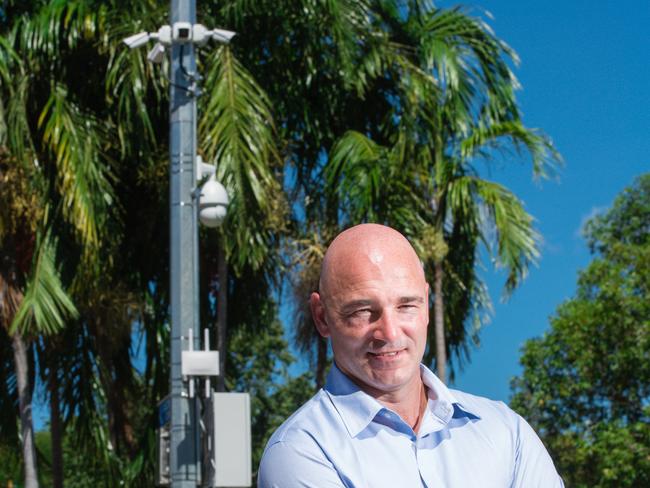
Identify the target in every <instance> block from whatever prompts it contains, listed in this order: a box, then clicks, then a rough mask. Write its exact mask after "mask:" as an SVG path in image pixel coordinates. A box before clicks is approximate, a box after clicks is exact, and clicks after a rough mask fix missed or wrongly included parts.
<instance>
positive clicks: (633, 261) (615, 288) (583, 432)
mask: <svg viewBox="0 0 650 488" xmlns="http://www.w3.org/2000/svg"><path fill="white" fill-rule="evenodd" d="M584 233H585V237H586V239H587V243H588V245H589V248H590V250H591V252H592V253H593V255H594V259H593V261H592V262H591V263H590V264H589V266H587V268H586V269H584V270H583V271H582V272H580V275H579V277H578V286H577V291H576V294H575V297H574V298H572V299H570V300H568V301H566V302H565V303H563V304H562V305H560V306H559V307H558V309H557V311H556V313H555V314H554V316H553V317H552V318H551V329H550V331H549V332H548V333H546V334H545V335H544V337H542V338H539V339H533V340H531V341H528V342H527V343H526V345H525V346H524V348H523V354H522V356H521V364H522V366H523V368H524V371H523V374H522V375H521V376H520V377H518V378H516V379H515V380H514V381H513V384H512V386H513V391H514V396H513V398H512V406H513V407H514V408H515V409H516V410H518V411H519V412H520V413H521V414H522V415H524V416H525V417H526V418H527V419H528V420H529V421H530V422H531V424H532V425H533V426H534V427H535V428H536V429H537V430H538V432H539V433H540V435H541V436H542V438H543V440H544V441H545V443H546V444H547V446H548V448H549V450H550V451H551V453H552V456H553V458H554V459H555V461H556V463H557V465H558V468H559V470H560V473H561V474H562V476H563V477H564V479H565V481H567V484H568V486H572V487H585V488H586V487H597V488H605V487H608V488H609V487H611V488H614V487H637V486H648V485H649V484H650V174H645V175H643V176H640V177H639V178H638V179H637V180H636V181H635V182H634V183H633V185H632V186H630V187H629V188H627V189H625V190H624V191H623V193H622V194H621V195H619V196H618V197H617V199H616V200H615V202H614V204H613V206H612V208H611V209H609V210H608V211H607V212H605V213H604V214H602V215H599V216H597V217H594V218H593V219H592V220H590V221H589V222H588V223H587V225H586V226H585V229H584Z"/></svg>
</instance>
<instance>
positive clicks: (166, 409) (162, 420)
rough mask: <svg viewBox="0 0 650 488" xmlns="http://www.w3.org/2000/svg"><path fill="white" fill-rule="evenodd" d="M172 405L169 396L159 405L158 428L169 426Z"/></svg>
mask: <svg viewBox="0 0 650 488" xmlns="http://www.w3.org/2000/svg"><path fill="white" fill-rule="evenodd" d="M171 405H172V404H171V399H170V398H169V395H167V396H166V397H165V398H163V399H162V400H160V403H158V428H160V427H163V426H165V425H169V422H170V421H171V418H172V416H171V414H172V412H171Z"/></svg>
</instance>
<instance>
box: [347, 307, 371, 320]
mask: <svg viewBox="0 0 650 488" xmlns="http://www.w3.org/2000/svg"><path fill="white" fill-rule="evenodd" d="M370 314H372V310H370V309H369V308H360V309H359V310H355V311H354V312H352V313H351V314H350V317H353V318H360V317H369V316H370Z"/></svg>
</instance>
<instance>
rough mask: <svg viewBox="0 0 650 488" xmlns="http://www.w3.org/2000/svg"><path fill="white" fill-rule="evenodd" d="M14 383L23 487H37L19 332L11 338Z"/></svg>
mask: <svg viewBox="0 0 650 488" xmlns="http://www.w3.org/2000/svg"><path fill="white" fill-rule="evenodd" d="M12 341H13V349H14V363H15V367H16V383H17V386H18V402H19V408H20V430H21V435H22V441H23V461H24V463H25V488H38V472H37V469H36V448H35V446H34V424H33V422H32V392H31V388H30V386H29V365H28V362H27V346H26V344H25V341H24V340H23V337H22V336H21V335H20V333H19V332H16V333H14V335H13V338H12Z"/></svg>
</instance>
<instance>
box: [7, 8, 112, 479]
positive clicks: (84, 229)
mask: <svg viewBox="0 0 650 488" xmlns="http://www.w3.org/2000/svg"><path fill="white" fill-rule="evenodd" d="M83 7H84V5H82V4H80V3H74V4H69V5H65V3H64V2H51V3H50V4H48V5H45V6H43V8H42V9H40V10H37V11H35V12H26V13H24V14H23V15H21V16H20V17H19V18H18V19H16V20H15V22H13V24H12V27H11V30H10V31H9V32H6V33H4V36H3V37H1V38H0V77H1V80H2V86H1V92H2V93H1V97H0V98H1V101H0V127H1V128H2V130H1V131H0V146H1V147H2V154H3V157H2V169H3V177H4V178H5V179H6V178H10V179H12V180H13V181H12V183H13V184H14V187H15V188H17V190H16V192H17V193H16V194H14V195H3V197H5V198H7V199H6V200H5V198H3V205H2V207H3V210H4V211H3V215H2V225H0V229H1V231H0V239H1V241H2V249H3V256H2V261H3V267H2V270H1V273H0V283H1V285H2V289H3V293H2V300H0V309H1V310H2V314H0V318H1V319H2V320H1V323H2V326H3V327H4V328H5V329H6V330H7V331H8V332H9V334H10V335H11V336H12V340H13V345H14V347H13V350H14V362H15V373H16V378H17V392H18V398H19V404H20V407H19V409H20V420H21V429H22V441H23V458H24V463H25V486H29V487H32V486H37V485H38V481H37V474H36V459H35V455H34V448H33V426H32V419H31V387H30V384H33V382H32V381H30V375H32V374H33V372H30V371H29V369H28V364H29V361H28V355H29V354H31V352H30V344H31V341H32V339H33V338H35V337H37V336H39V335H48V334H52V333H55V332H57V331H58V330H61V329H62V328H63V327H64V325H65V323H66V321H67V320H68V319H70V318H74V317H75V316H76V315H77V310H76V307H75V306H74V305H73V303H72V301H71V298H70V296H69V294H68V292H67V291H66V287H64V285H63V282H62V281H61V277H60V270H61V264H59V263H60V262H62V261H61V257H62V256H63V249H62V247H61V246H60V245H59V242H60V240H61V238H64V239H67V236H68V235H70V234H71V235H73V236H74V239H75V240H76V242H77V244H78V246H79V249H80V251H81V252H80V255H81V258H80V260H79V262H80V263H82V264H84V265H87V264H88V263H90V262H91V258H92V255H93V250H94V249H97V248H98V246H99V243H100V239H101V231H102V224H103V222H104V219H105V215H106V214H107V213H108V209H109V207H110V202H111V199H112V188H111V185H110V183H109V176H108V175H109V172H108V169H107V165H106V159H105V156H104V154H103V148H104V144H103V141H104V140H105V139H104V137H103V136H104V132H103V130H102V128H101V126H100V124H99V123H98V121H97V119H96V117H95V116H94V115H93V114H92V113H90V112H88V111H87V110H86V109H85V108H84V107H83V106H81V105H79V103H78V97H75V96H74V95H73V94H74V91H73V86H74V82H75V81H78V80H75V79H74V78H72V79H70V78H68V79H66V78H65V75H66V72H65V71H64V70H62V67H63V66H64V65H65V56H66V54H67V53H68V52H69V50H70V49H73V48H74V47H75V45H76V44H77V43H81V42H83V41H84V36H86V35H87V34H88V29H89V24H88V23H85V22H86V21H88V20H89V19H95V15H99V14H97V13H94V12H92V11H91V10H83ZM73 14H77V16H78V17H76V18H75V16H74V15H73ZM66 18H67V20H66V21H64V19H66ZM71 19H72V21H71ZM75 20H76V22H75ZM53 26H54V28H52V27H53ZM8 197H10V198H11V199H9V198H8ZM66 233H67V234H66Z"/></svg>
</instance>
